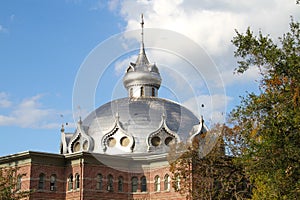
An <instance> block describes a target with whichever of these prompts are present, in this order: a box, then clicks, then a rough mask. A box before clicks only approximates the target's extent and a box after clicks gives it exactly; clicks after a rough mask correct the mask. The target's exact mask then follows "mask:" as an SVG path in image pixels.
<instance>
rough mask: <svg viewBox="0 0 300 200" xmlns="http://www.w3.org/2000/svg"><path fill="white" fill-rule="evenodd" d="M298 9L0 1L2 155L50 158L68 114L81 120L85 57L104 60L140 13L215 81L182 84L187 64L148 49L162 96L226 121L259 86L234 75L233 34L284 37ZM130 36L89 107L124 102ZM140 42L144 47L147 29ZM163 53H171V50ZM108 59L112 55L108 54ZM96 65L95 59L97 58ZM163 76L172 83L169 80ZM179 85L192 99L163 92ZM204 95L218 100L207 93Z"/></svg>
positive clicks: (279, 1)
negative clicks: (200, 58) (179, 41)
mask: <svg viewBox="0 0 300 200" xmlns="http://www.w3.org/2000/svg"><path fill="white" fill-rule="evenodd" d="M299 9H300V6H299V5H296V4H295V2H293V1H290V2H287V1H285V0H272V1H271V0H266V1H264V2H263V3H262V2H261V1H259V0H253V1H251V2H249V1H246V0H245V1H234V0H233V1H231V2H228V1H225V0H217V1H214V3H212V1H204V0H203V1H196V0H195V1H194V0H190V1H180V0H175V1H168V0H166V1H157V0H153V1H121V0H112V1H104V0H100V1H97V0H88V1H83V0H43V1H38V0H24V1H17V0H2V1H0V69H1V72H0V136H1V139H0V146H1V148H0V155H6V154H13V153H17V152H20V151H26V150H35V151H47V152H58V149H59V142H60V131H59V130H60V124H62V123H65V122H68V123H69V124H70V125H69V126H68V127H67V131H69V132H74V126H73V125H72V124H73V122H74V119H73V114H74V113H73V112H74V111H73V110H75V111H76V112H79V113H80V114H78V113H76V114H74V116H75V120H77V119H78V115H84V114H85V113H86V112H88V111H89V110H85V109H84V108H81V109H78V110H76V109H74V107H78V105H74V88H75V90H76V87H74V83H75V82H76V77H78V72H79V71H80V69H81V68H82V67H84V66H85V64H84V63H85V61H87V60H88V59H89V58H90V57H91V55H93V49H94V52H96V51H97V49H100V50H101V48H102V53H103V52H105V51H106V49H103V44H106V43H109V42H111V41H114V40H115V37H112V36H114V35H115V34H122V33H123V32H124V31H129V30H136V29H139V20H140V19H139V16H140V13H144V16H145V27H146V28H154V29H160V30H171V31H173V32H174V34H173V36H174V37H175V36H176V34H182V35H183V36H185V37H187V38H188V39H190V40H191V41H193V42H195V44H197V45H199V47H201V48H202V49H203V50H204V52H205V53H203V54H205V55H206V56H207V57H209V58H210V60H211V61H212V63H213V65H214V66H213V68H215V69H217V70H218V72H219V74H218V75H217V76H218V77H221V80H222V81H220V82H219V83H216V82H213V81H214V80H216V79H214V77H216V74H213V73H211V74H209V71H213V70H208V72H207V75H206V78H207V79H206V78H203V77H202V79H201V78H200V79H201V80H200V79H197V78H199V77H193V76H191V75H189V73H190V74H191V73H192V72H191V71H189V67H188V65H187V67H185V68H183V69H182V68H180V66H185V64H186V63H185V64H184V61H182V60H180V59H178V56H174V55H173V56H170V55H169V54H164V52H161V51H157V50H156V51H155V50H153V49H152V51H151V49H149V51H147V52H148V53H147V54H148V57H149V58H150V60H151V61H152V62H154V61H155V62H157V64H158V66H159V67H160V66H161V68H160V69H161V73H162V76H163V79H164V76H165V84H164V86H163V87H162V89H161V91H160V96H162V97H166V98H171V99H173V100H178V96H180V95H181V94H182V96H185V97H187V98H183V99H180V98H179V99H180V103H182V104H184V105H186V106H187V107H189V108H191V109H193V110H194V111H195V110H196V112H197V111H199V108H198V107H197V108H195V107H194V106H195V105H196V103H195V102H198V103H199V104H202V103H204V104H205V105H208V106H207V109H206V110H202V111H203V113H201V114H203V115H204V116H207V118H208V119H212V120H213V119H215V120H216V121H218V120H219V118H220V113H222V116H224V113H227V112H229V111H230V109H231V108H232V107H233V106H234V105H236V104H237V103H238V96H240V95H243V94H245V91H256V89H255V87H256V86H257V83H256V82H255V80H257V79H258V78H259V77H258V75H257V71H255V70H252V71H249V72H248V73H247V74H246V75H243V76H233V74H232V72H233V69H234V68H235V67H236V60H235V59H234V57H233V50H234V48H233V47H232V45H231V43H230V40H231V39H232V36H233V35H234V29H238V30H239V31H241V32H243V31H244V30H245V29H246V27H248V26H250V27H252V28H253V30H254V31H255V32H257V31H258V30H261V31H262V32H264V33H270V34H271V35H274V38H277V37H278V36H280V35H282V33H284V32H286V31H287V30H288V23H289V21H290V16H291V15H293V16H294V18H295V19H296V20H299V18H300V14H299V13H300V12H299ZM138 31H139V30H138ZM138 31H137V32H136V31H135V32H133V33H134V34H135V33H137V34H136V36H133V37H131V39H132V38H133V40H135V43H132V46H131V47H130V49H129V50H130V51H128V48H127V51H125V50H124V51H123V52H129V53H124V54H123V55H122V56H120V57H118V58H116V59H115V60H114V61H113V62H112V63H111V65H110V66H109V67H107V68H105V69H106V70H105V75H103V77H102V78H101V80H100V82H99V85H97V86H96V87H97V91H96V92H95V97H94V98H95V99H94V101H95V105H94V106H95V107H97V106H100V105H101V104H103V103H105V102H107V101H109V100H111V99H112V98H118V97H121V96H126V91H125V89H123V88H122V83H121V78H122V75H123V71H124V70H125V68H126V65H127V64H126V63H128V62H129V61H135V60H134V59H135V56H136V53H137V48H138V47H139V44H138V42H139V34H138ZM148 32H150V30H149V31H148ZM159 34H162V33H161V32H159ZM122 36H123V35H122ZM145 37H146V39H145V43H146V46H147V29H146V30H145ZM153 38H155V37H154V35H153ZM127 39H128V38H127ZM150 39H151V38H150V37H149V35H148V44H149V46H151V45H152V46H153V47H158V46H159V45H160V44H158V43H155V41H151V40H150ZM126 41H127V40H125V42H126ZM128 41H129V40H128ZM123 42H124V41H123ZM169 47H170V49H172V48H173V46H172V44H170V46H169ZM174 48H175V47H174ZM182 48H183V50H184V49H185V48H188V47H185V46H183V47H182ZM189 50H191V49H189ZM192 50H193V49H192ZM107 51H108V52H115V51H116V50H115V49H113V47H112V48H108V49H107ZM100 52H101V51H100ZM98 56H99V59H102V58H101V55H98ZM187 57H188V56H187ZM170 66H172V67H170ZM207 66H208V67H209V66H210V65H207ZM102 67H103V66H102ZM99 68H101V67H100V66H99ZM171 68H172V70H173V71H174V73H173V74H175V75H172V73H171V75H169V76H168V74H170V73H169V72H170V71H168V70H170V69H171ZM199 70H200V71H201V69H199ZM176 73H177V75H182V76H177V75H176ZM184 73H187V74H184ZM203 74H205V73H204V72H203ZM182 77H183V78H182ZM187 77H188V78H187ZM178 78H181V79H184V80H187V81H186V82H187V85H189V86H190V87H191V88H192V90H193V92H194V93H193V95H190V96H189V95H185V93H184V92H186V91H184V88H183V89H182V88H180V86H179V85H176V84H174V85H173V88H172V87H171V86H170V87H168V83H173V82H174V81H175V82H176V80H178ZM197 81H199V82H197ZM218 84H220V86H218ZM200 86H201V87H200ZM212 90H215V91H216V93H213V94H212V93H210V91H212ZM172 92H173V93H175V95H172ZM219 92H220V93H219ZM225 101H226V102H227V103H226V106H224V102H225ZM210 105H211V106H210ZM212 113H213V114H212ZM211 115H212V116H211ZM61 116H63V117H61Z"/></svg>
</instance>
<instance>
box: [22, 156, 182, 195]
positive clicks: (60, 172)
mask: <svg viewBox="0 0 300 200" xmlns="http://www.w3.org/2000/svg"><path fill="white" fill-rule="evenodd" d="M20 173H25V174H26V176H24V177H23V179H22V189H29V188H30V189H33V190H34V192H33V193H32V195H31V197H30V199H33V200H42V199H51V200H52V199H53V200H80V199H84V200H95V199H97V200H98V199H99V200H113V199H116V200H127V199H129V200H133V199H139V200H150V199H151V200H184V199H185V196H182V195H180V194H179V193H177V192H175V191H174V189H173V188H172V180H171V181H170V185H171V189H170V191H165V190H164V176H165V175H166V174H169V175H170V177H171V176H172V174H171V173H170V172H169V167H168V166H167V167H161V168H153V169H149V170H146V171H144V172H140V173H130V172H126V171H118V170H116V169H113V168H109V167H107V166H104V165H102V164H99V165H98V164H89V163H83V164H80V163H79V162H77V164H73V165H71V164H70V163H69V164H66V165H65V166H55V165H45V164H28V165H24V166H20ZM41 173H44V174H45V186H44V189H43V190H39V189H38V183H39V175H40V174H41ZM76 173H78V174H79V175H80V189H78V190H75V189H74V188H75V174H76ZM99 173H101V174H102V176H103V182H102V190H98V189H97V188H96V185H97V180H96V178H97V174H99ZM52 174H55V175H56V177H57V187H56V191H50V176H51V175H52ZM70 174H73V177H74V178H73V190H71V191H68V183H67V180H68V177H69V175H70ZM109 174H111V175H112V176H113V188H114V190H113V192H110V191H107V176H108V175H109ZM156 175H158V176H159V177H160V188H161V189H160V191H158V192H155V191H154V177H155V176H156ZM119 176H122V177H123V180H124V182H123V192H119V191H118V177H119ZM133 176H136V177H137V178H138V190H137V192H135V193H132V192H131V190H132V188H131V178H132V177H133ZM142 176H145V177H146V179H147V191H146V192H141V177H142Z"/></svg>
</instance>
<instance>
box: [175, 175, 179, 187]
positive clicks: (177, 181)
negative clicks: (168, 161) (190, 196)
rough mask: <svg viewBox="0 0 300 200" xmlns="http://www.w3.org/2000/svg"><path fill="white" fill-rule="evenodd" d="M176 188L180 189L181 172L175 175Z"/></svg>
mask: <svg viewBox="0 0 300 200" xmlns="http://www.w3.org/2000/svg"><path fill="white" fill-rule="evenodd" d="M175 190H176V191H178V190H180V176H179V174H176V176H175Z"/></svg>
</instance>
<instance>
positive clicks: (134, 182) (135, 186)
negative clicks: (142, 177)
mask: <svg viewBox="0 0 300 200" xmlns="http://www.w3.org/2000/svg"><path fill="white" fill-rule="evenodd" d="M137 189H138V178H137V177H135V176H134V177H132V179H131V191H132V192H137Z"/></svg>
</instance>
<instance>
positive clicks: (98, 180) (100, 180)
mask: <svg viewBox="0 0 300 200" xmlns="http://www.w3.org/2000/svg"><path fill="white" fill-rule="evenodd" d="M102 179H103V176H102V174H98V175H97V186H96V188H97V190H102Z"/></svg>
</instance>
